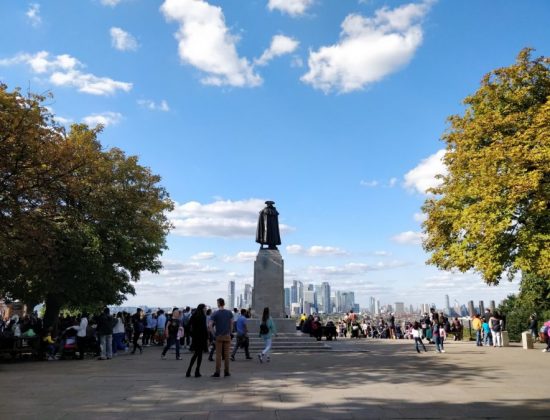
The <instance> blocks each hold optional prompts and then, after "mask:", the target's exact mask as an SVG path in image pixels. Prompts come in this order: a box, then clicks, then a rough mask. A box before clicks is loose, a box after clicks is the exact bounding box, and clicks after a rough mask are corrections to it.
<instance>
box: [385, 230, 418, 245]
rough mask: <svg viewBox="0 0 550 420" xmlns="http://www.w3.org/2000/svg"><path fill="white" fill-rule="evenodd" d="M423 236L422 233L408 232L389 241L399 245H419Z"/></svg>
mask: <svg viewBox="0 0 550 420" xmlns="http://www.w3.org/2000/svg"><path fill="white" fill-rule="evenodd" d="M424 237H425V235H424V234H423V233H422V232H413V231H411V230H408V231H406V232H401V233H399V234H398V235H395V236H393V237H392V238H391V239H392V241H394V242H397V243H398V244H401V245H420V244H422V240H423V239H424Z"/></svg>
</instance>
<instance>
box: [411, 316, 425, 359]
mask: <svg viewBox="0 0 550 420" xmlns="http://www.w3.org/2000/svg"><path fill="white" fill-rule="evenodd" d="M411 332H412V337H413V338H414V345H415V347H416V351H417V353H420V346H422V348H423V349H424V352H427V351H428V350H426V346H425V345H424V342H423V341H422V330H421V329H420V323H419V322H418V321H415V323H414V324H413V327H412V329H411Z"/></svg>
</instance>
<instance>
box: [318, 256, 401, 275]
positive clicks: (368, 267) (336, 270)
mask: <svg viewBox="0 0 550 420" xmlns="http://www.w3.org/2000/svg"><path fill="white" fill-rule="evenodd" d="M407 265H409V263H407V262H404V261H398V260H394V261H380V262H378V263H376V264H365V263H353V262H352V263H348V264H345V265H340V266H325V267H320V266H311V267H309V268H308V271H309V272H310V273H311V274H313V275H324V276H355V275H362V274H365V273H368V272H372V271H382V270H391V269H394V268H399V267H405V266H407Z"/></svg>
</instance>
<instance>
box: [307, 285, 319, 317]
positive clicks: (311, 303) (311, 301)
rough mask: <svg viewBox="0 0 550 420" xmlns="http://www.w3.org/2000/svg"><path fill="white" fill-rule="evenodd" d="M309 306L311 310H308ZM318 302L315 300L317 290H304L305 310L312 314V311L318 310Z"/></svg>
mask: <svg viewBox="0 0 550 420" xmlns="http://www.w3.org/2000/svg"><path fill="white" fill-rule="evenodd" d="M307 308H309V310H306V309H307ZM316 310H317V308H316V302H315V291H314V290H305V291H304V312H305V313H306V314H310V313H311V312H312V311H313V312H316Z"/></svg>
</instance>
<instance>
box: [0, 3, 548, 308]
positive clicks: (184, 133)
mask: <svg viewBox="0 0 550 420" xmlns="http://www.w3.org/2000/svg"><path fill="white" fill-rule="evenodd" d="M549 21H550V3H549V2H547V1H544V0H541V1H522V2H518V1H486V2H479V1H459V2H458V1H417V2H412V1H411V2H408V1H381V0H250V1H238V2H236V1H234V0H216V1H215V0H209V1H205V0H166V1H151V0H80V1H78V2H77V1H69V0H66V1H54V0H51V1H48V2H45V1H35V2H32V1H28V2H27V1H7V0H4V1H2V2H1V3H0V25H1V27H2V28H3V31H2V38H1V39H0V81H2V82H3V83H6V84H7V85H8V87H9V88H15V87H17V86H19V87H21V88H22V89H23V90H27V89H30V90H31V91H33V92H38V93H42V92H48V91H51V92H53V93H54V95H55V98H54V99H53V100H52V101H51V103H50V104H49V105H50V106H51V108H52V110H53V112H54V113H55V115H57V117H58V120H59V121H60V122H61V123H63V124H70V123H71V122H83V121H84V122H87V123H89V124H90V125H92V126H95V125H96V124H97V123H102V124H104V125H105V129H104V132H103V133H102V134H101V141H102V143H103V144H104V145H105V146H106V147H120V148H122V149H124V150H125V151H126V152H127V153H128V154H135V155H138V156H139V157H140V161H141V163H142V164H144V165H147V166H149V167H151V168H152V170H153V171H154V172H156V173H158V174H160V175H161V176H162V178H163V180H162V184H163V185H164V186H165V187H166V188H167V189H168V191H169V192H170V194H171V197H172V199H173V200H174V201H176V202H177V207H176V210H175V211H174V213H173V214H171V215H170V217H171V219H172V220H173V223H174V225H175V229H174V231H173V232H172V233H171V234H170V236H169V238H168V243H169V246H170V249H169V250H168V251H167V252H166V253H165V255H164V256H163V260H164V262H165V269H164V270H163V271H162V272H161V273H160V274H159V275H152V274H150V273H144V275H143V278H142V280H141V281H140V282H139V283H138V284H137V285H136V289H137V292H138V293H137V295H136V296H135V297H130V298H129V301H128V302H129V303H130V304H149V305H162V306H170V305H179V306H181V305H186V304H190V305H196V304H198V303H200V302H201V301H204V302H206V303H207V304H213V302H214V300H215V298H216V297H218V296H225V295H226V293H227V282H228V281H229V280H231V279H232V280H235V281H236V285H237V292H238V293H240V292H242V288H243V286H244V283H252V274H253V259H254V255H255V253H256V252H257V249H258V246H257V244H255V242H254V234H255V224H256V218H257V213H258V212H259V211H260V210H261V209H262V207H263V202H264V201H265V200H268V199H270V200H273V201H275V202H276V204H275V205H276V207H277V208H278V210H279V212H280V222H281V224H282V225H283V227H282V240H283V244H282V246H281V247H280V250H281V253H282V255H283V258H284V260H285V270H286V274H285V282H286V283H287V285H289V284H290V283H291V282H292V280H295V279H297V280H301V281H303V282H305V283H321V282H322V281H329V282H330V283H331V285H332V287H333V289H340V290H354V291H355V292H356V297H357V299H356V300H358V301H359V303H360V304H363V305H366V304H367V302H368V297H369V296H375V297H377V298H379V299H380V300H381V302H382V303H393V302H395V301H405V302H406V303H407V304H414V305H416V304H420V303H432V302H434V303H436V304H438V305H443V302H444V295H445V294H447V293H448V294H449V295H450V297H451V302H452V301H453V300H454V299H458V300H459V301H461V302H464V301H466V300H469V299H474V300H476V301H477V300H479V299H487V300H488V299H496V300H499V299H501V298H503V297H504V296H506V295H507V294H508V293H510V292H513V291H515V290H516V289H517V285H516V284H509V283H503V284H502V285H500V286H498V287H496V288H495V287H488V286H485V285H483V284H482V282H481V281H480V279H479V277H478V276H477V275H476V274H475V273H467V274H457V273H448V272H441V271H439V270H437V269H436V268H434V267H428V266H426V265H425V263H424V262H425V260H426V259H427V257H428V256H427V255H426V253H425V252H424V251H423V250H422V247H421V245H420V244H419V242H420V239H421V236H420V223H421V216H420V214H419V212H420V206H421V205H422V203H423V201H424V200H425V198H426V195H425V188H426V187H427V186H430V185H433V182H434V175H435V174H436V173H440V172H441V171H444V167H443V166H442V165H441V162H440V157H441V155H442V151H441V150H442V148H443V144H442V143H441V142H440V141H439V138H440V136H441V134H442V133H443V131H444V130H445V128H446V118H447V117H448V116H449V115H451V114H453V113H460V112H461V111H462V109H463V108H462V105H461V101H462V99H463V98H464V97H465V96H466V95H468V94H469V93H472V92H474V91H475V90H476V89H477V88H478V86H479V81H480V80H481V78H482V76H483V75H484V74H485V73H486V72H488V71H490V70H491V69H494V68H497V67H501V66H506V65H510V64H511V63H513V62H514V59H515V56H516V55H517V53H518V52H519V51H520V49H522V48H523V47H526V46H530V47H533V48H536V50H537V51H536V53H535V54H537V55H549V54H550V50H549V48H550V30H549V29H548V27H549V26H548V22H549Z"/></svg>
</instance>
